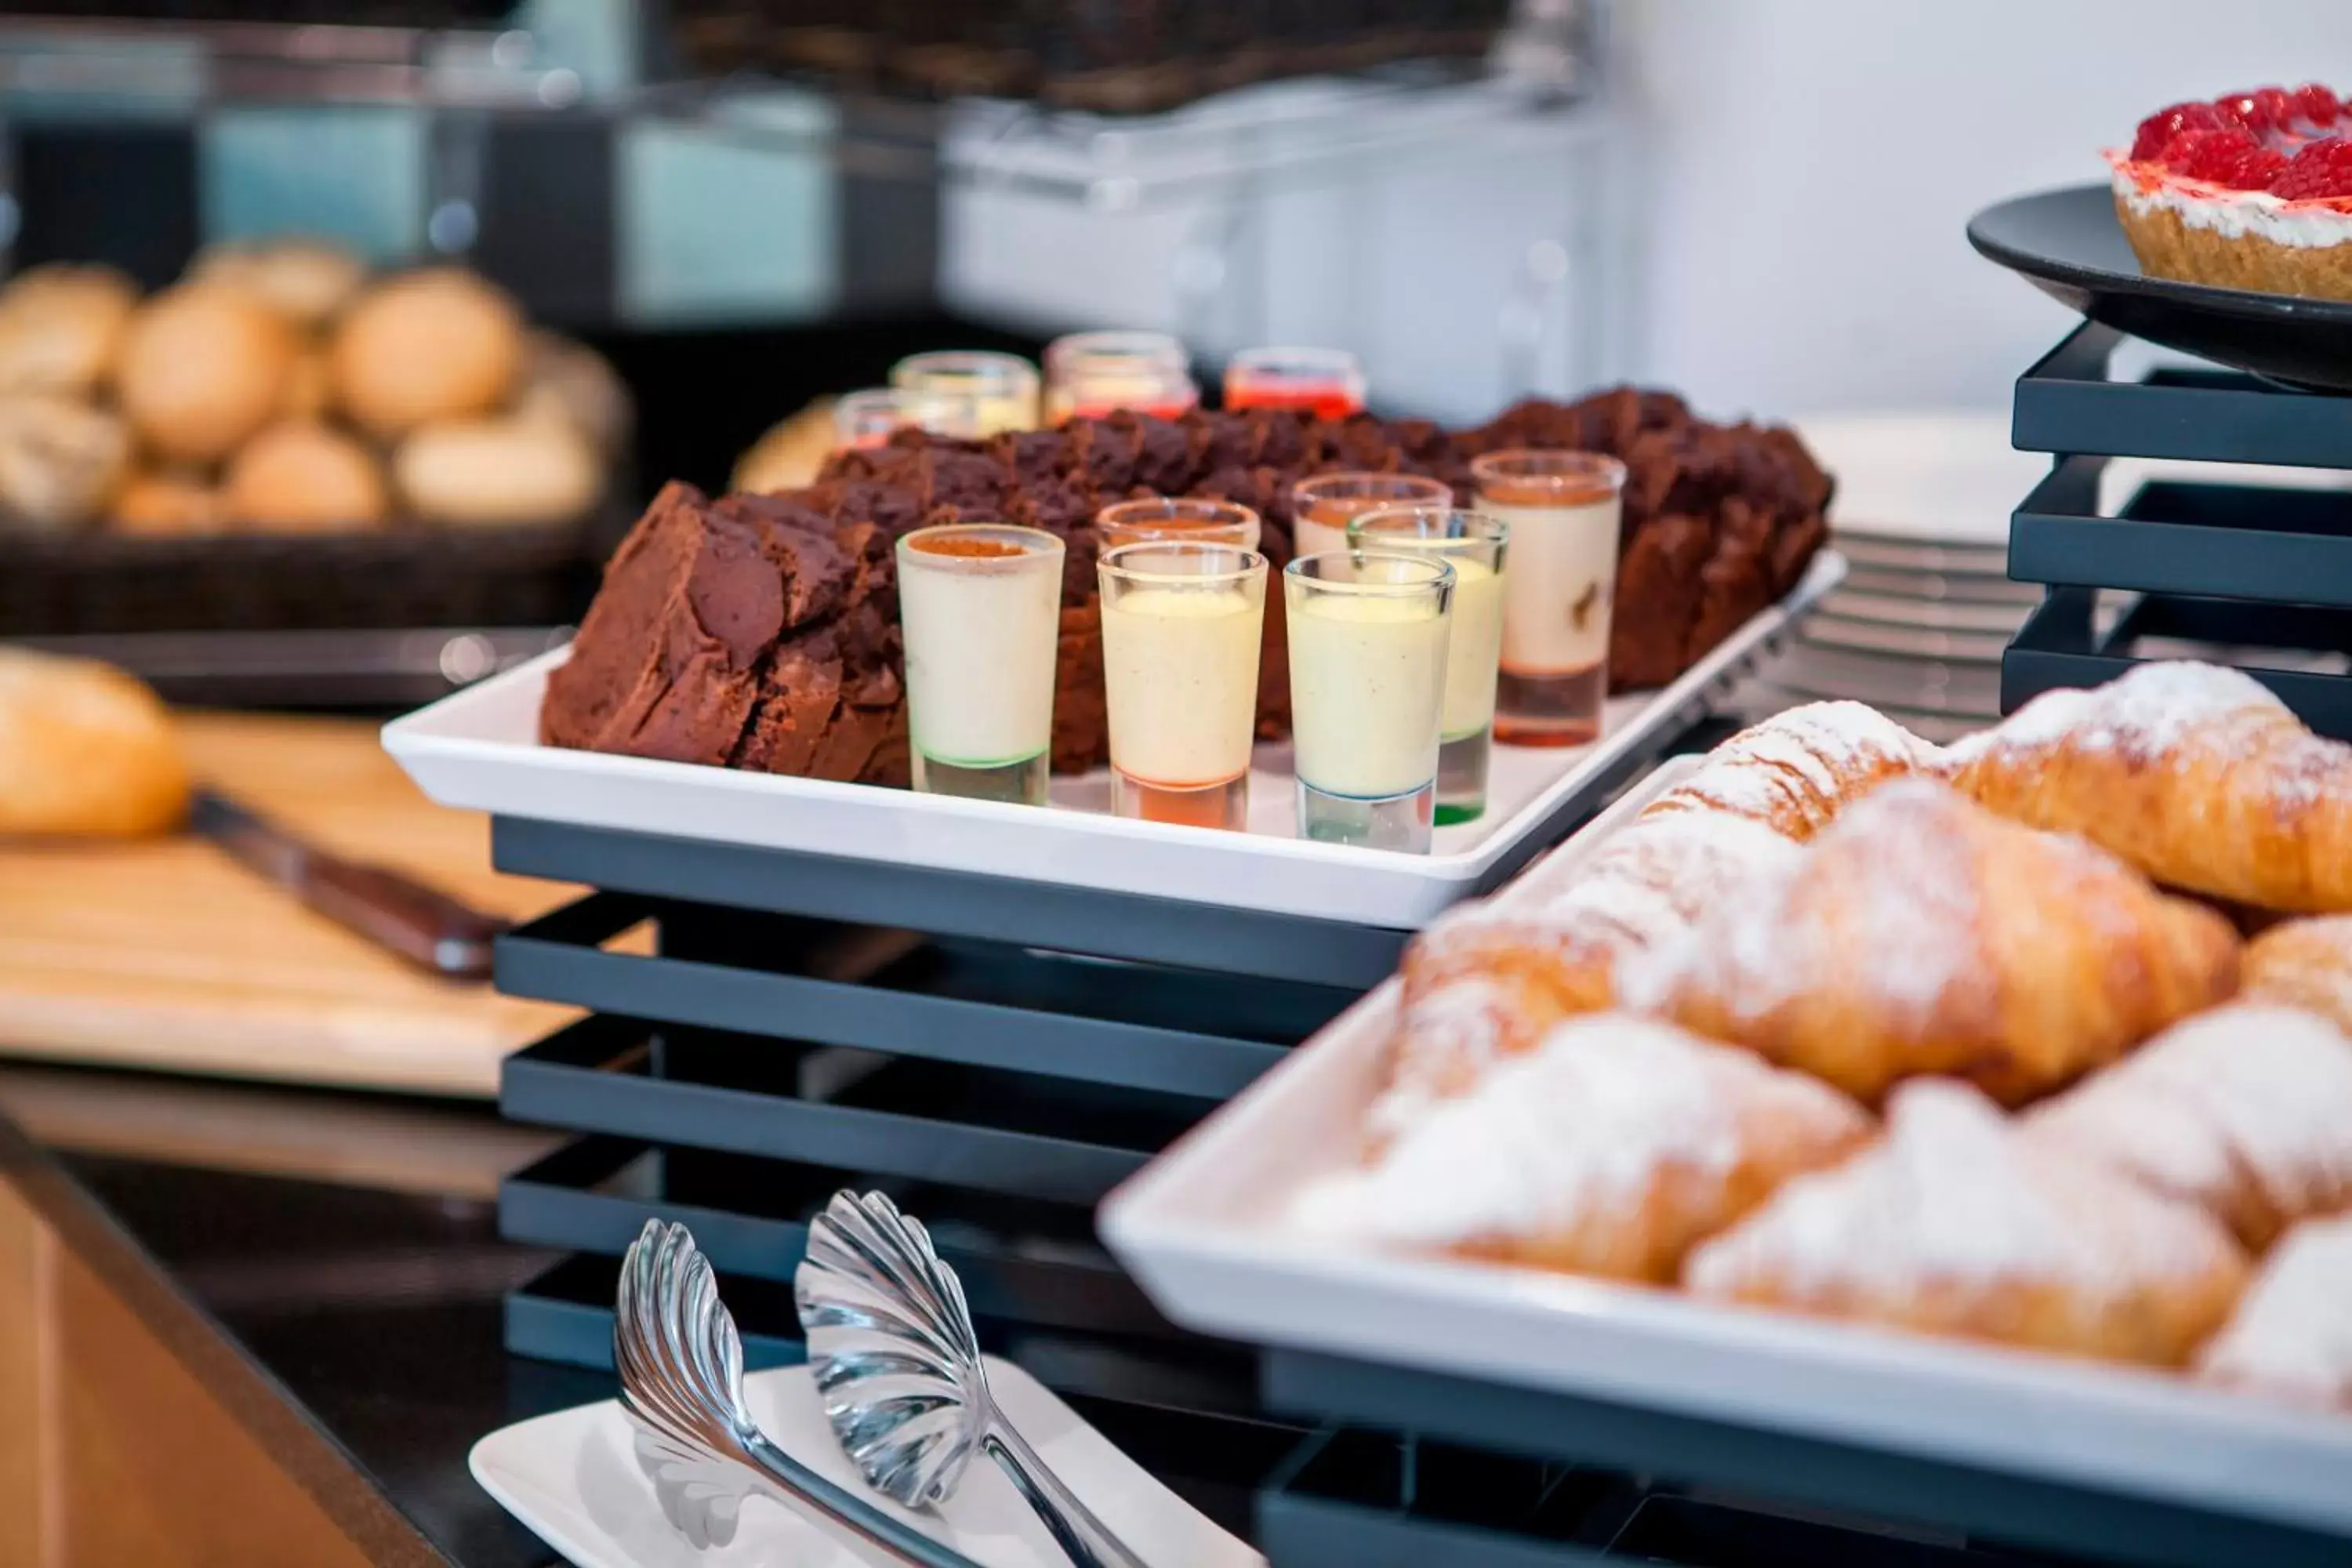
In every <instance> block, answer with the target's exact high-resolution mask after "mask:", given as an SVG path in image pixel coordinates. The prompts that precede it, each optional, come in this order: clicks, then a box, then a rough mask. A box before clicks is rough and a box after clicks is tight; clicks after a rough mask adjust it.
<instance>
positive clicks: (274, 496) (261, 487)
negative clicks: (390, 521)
mask: <svg viewBox="0 0 2352 1568" xmlns="http://www.w3.org/2000/svg"><path fill="white" fill-rule="evenodd" d="M222 504H223V505H224V506H225V507H226V509H227V511H228V520H229V524H230V526H231V527H234V528H250V529H256V530H259V531H264V532H286V533H334V532H345V531H359V530H363V529H370V528H375V527H378V526H381V525H382V524H383V521H384V520H385V518H386V516H387V515H388V514H389V513H390V511H391V510H392V509H391V504H390V501H389V500H388V499H387V497H386V495H385V492H384V483H383V471H382V470H381V469H379V468H377V466H376V460H375V458H374V456H373V454H372V453H370V452H369V451H368V449H367V448H366V447H362V446H361V445H360V444H359V443H358V442H357V441H355V440H353V439H352V437H349V436H346V435H344V434H343V433H342V432H341V431H340V430H331V429H329V428H328V427H327V426H324V425H317V424H310V423H307V422H304V421H300V420H288V421H287V422H286V423H284V424H281V425H273V426H270V427H269V428H268V429H267V430H264V431H263V432H262V433H261V434H260V435H258V436H256V437H254V438H253V439H252V440H251V441H250V442H248V443H247V445H246V446H245V447H244V449H243V450H241V451H239V452H238V453H237V455H236V458H235V460H233V461H232V462H231V463H230V464H229V466H228V478H227V480H226V483H225V484H224V485H223V486H222Z"/></svg>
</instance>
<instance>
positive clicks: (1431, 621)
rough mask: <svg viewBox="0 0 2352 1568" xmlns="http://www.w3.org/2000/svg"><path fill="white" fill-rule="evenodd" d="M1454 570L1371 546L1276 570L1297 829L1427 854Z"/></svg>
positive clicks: (1438, 562)
mask: <svg viewBox="0 0 2352 1568" xmlns="http://www.w3.org/2000/svg"><path fill="white" fill-rule="evenodd" d="M1282 592H1283V599H1284V603H1285V607H1286V610H1287V611H1288V621H1289V644H1290V648H1289V651H1290V731H1291V749H1292V753H1293V768H1294V771H1295V772H1296V773H1297V779H1298V832H1299V836H1300V837H1303V838H1314V839H1320V840H1322V841H1324V842H1326V843H1333V844H1356V845H1362V846H1364V847H1370V848H1374V849H1402V850H1407V851H1410V852H1412V853H1414V854H1423V855H1425V854H1427V853H1428V852H1429V843H1430V831H1431V828H1432V827H1433V825H1434V820H1435V810H1436V804H1437V748H1438V741H1437V726H1438V721H1439V719H1440V717H1441V716H1442V715H1443V713H1444V706H1445V652H1446V643H1447V641H1448V639H1449V637H1450V636H1451V633H1452V626H1453V616H1452V605H1453V597H1454V568H1453V566H1452V565H1451V564H1450V563H1447V562H1444V561H1442V560H1417V559H1414V558H1412V557H1411V556H1406V555H1389V554H1381V553H1378V552H1371V551H1341V552H1338V553H1335V554H1328V555H1309V556H1306V557H1303V558H1301V559H1299V560H1297V561H1294V562H1292V563H1290V564H1289V565H1288V566H1287V567H1286V568H1284V569H1283V574H1282Z"/></svg>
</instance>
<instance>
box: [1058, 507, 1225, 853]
mask: <svg viewBox="0 0 2352 1568" xmlns="http://www.w3.org/2000/svg"><path fill="white" fill-rule="evenodd" d="M1095 570H1096V574H1097V577H1098V578H1099V579H1100V581H1101V584H1102V641H1103V686H1104V691H1105V695H1106V696H1107V697H1108V700H1109V704H1110V712H1109V718H1110V767H1111V801H1112V809H1113V810H1114V811H1116V812H1117V813H1118V815H1119V816H1136V817H1142V818H1144V819H1146V820H1147V821H1151V822H1178V823H1185V824H1188V825H1190V826H1196V827H1223V828H1232V829H1234V830H1240V829H1243V828H1245V827H1247V826H1249V766H1250V742H1251V740H1252V738H1253V733H1254V731H1255V728H1256V724H1257V658H1258V638H1259V635H1260V627H1261V626H1262V625H1263V624H1264V621H1265V556H1263V555H1260V554H1259V553H1258V552H1255V550H1249V549H1244V548H1242V547H1240V546H1237V545H1234V544H1221V543H1200V542H1160V543H1143V544H1128V545H1123V546H1120V547H1119V548H1118V549H1115V550H1112V551H1109V552H1106V553H1105V554H1104V555H1103V556H1102V557H1101V558H1100V559H1099V560H1098V561H1097V563H1096V568H1095Z"/></svg>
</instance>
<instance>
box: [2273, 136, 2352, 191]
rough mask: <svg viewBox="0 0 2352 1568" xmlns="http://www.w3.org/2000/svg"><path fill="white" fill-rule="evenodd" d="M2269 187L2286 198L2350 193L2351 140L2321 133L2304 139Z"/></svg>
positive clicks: (2351, 171) (2351, 168)
mask: <svg viewBox="0 0 2352 1568" xmlns="http://www.w3.org/2000/svg"><path fill="white" fill-rule="evenodd" d="M2270 190H2271V194H2272V195H2276V196H2284V197H2285V198H2286V199H2287V200H2289V201H2305V200H2307V199H2309V198H2311V197H2313V196H2352V140H2347V139H2346V138H2344V137H2342V136H2324V137H2322V138H2320V139H2319V140H2318V141H2316V142H2305V143H2304V146H2303V150H2302V151H2301V152H2299V153H2296V154H2295V155H2294V157H2293V158H2291V159H2289V160H2288V161H2287V165H2286V167H2285V168H2284V169H2282V170H2280V171H2279V172H2278V174H2275V175H2274V176H2273V178H2272V180H2271V183H2270Z"/></svg>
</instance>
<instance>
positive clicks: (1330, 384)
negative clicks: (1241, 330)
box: [1225, 348, 1364, 419]
mask: <svg viewBox="0 0 2352 1568" xmlns="http://www.w3.org/2000/svg"><path fill="white" fill-rule="evenodd" d="M1363 406H1364V369H1363V366H1361V365H1360V364H1358V363H1356V356H1355V355H1354V354H1351V353H1349V352H1348V351H1347V350H1345V349H1309V348H1276V349H1244V350H1243V351H1242V352H1241V353H1237V354H1235V355H1234V357H1233V358H1232V359H1230V360H1228V361H1226V362H1225V408H1226V409H1227V411H1228V412H1238V411H1239V410H1241V409H1244V408H1303V409H1305V410H1307V412H1308V413H1310V414H1313V415H1314V416H1316V417H1317V418H1318V419H1340V418H1345V417H1346V416H1349V415H1350V414H1358V413H1361V412H1362V411H1363Z"/></svg>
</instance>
